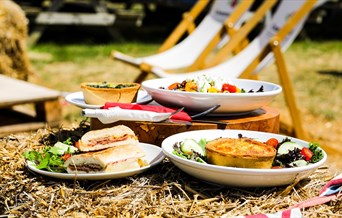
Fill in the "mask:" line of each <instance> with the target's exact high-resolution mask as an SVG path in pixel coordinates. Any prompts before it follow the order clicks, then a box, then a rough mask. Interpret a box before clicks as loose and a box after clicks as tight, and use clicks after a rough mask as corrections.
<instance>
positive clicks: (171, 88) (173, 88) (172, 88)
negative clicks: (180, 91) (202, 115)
mask: <svg viewBox="0 0 342 218" xmlns="http://www.w3.org/2000/svg"><path fill="white" fill-rule="evenodd" d="M178 85H179V83H177V82H176V83H172V84H171V85H169V86H168V87H167V89H168V90H175V89H177V88H178Z"/></svg>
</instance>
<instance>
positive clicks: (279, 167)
mask: <svg viewBox="0 0 342 218" xmlns="http://www.w3.org/2000/svg"><path fill="white" fill-rule="evenodd" d="M272 169H283V168H282V167H281V166H273V167H272Z"/></svg>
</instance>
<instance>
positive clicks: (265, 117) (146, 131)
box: [90, 107, 279, 146]
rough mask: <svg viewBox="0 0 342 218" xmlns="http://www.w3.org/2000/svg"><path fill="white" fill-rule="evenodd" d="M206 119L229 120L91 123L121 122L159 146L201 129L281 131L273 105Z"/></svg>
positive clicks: (94, 120)
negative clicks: (168, 139) (168, 138)
mask: <svg viewBox="0 0 342 218" xmlns="http://www.w3.org/2000/svg"><path fill="white" fill-rule="evenodd" d="M206 119H209V120H217V121H224V122H227V124H226V125H224V124H212V123H199V122H193V123H191V125H188V124H186V123H168V122H163V123H152V122H136V121H118V122H115V123H111V124H102V123H101V122H100V121H99V120H98V119H97V118H91V120H90V123H91V124H90V125H91V129H92V130H96V129H102V128H106V127H112V126H115V125H120V124H122V125H126V126H128V127H130V128H131V129H132V130H133V131H134V132H135V133H136V135H137V136H138V138H139V141H140V142H145V143H150V144H155V145H159V146H160V145H161V142H162V141H163V140H164V139H165V138H166V137H168V136H171V135H173V134H176V133H180V132H186V131H192V130H201V129H241V130H254V131H262V132H270V133H279V112H278V111H277V110H276V109H274V108H271V107H264V108H262V109H259V110H255V111H253V112H251V113H248V114H245V115H240V116H224V117H209V118H208V117H207V118H206Z"/></svg>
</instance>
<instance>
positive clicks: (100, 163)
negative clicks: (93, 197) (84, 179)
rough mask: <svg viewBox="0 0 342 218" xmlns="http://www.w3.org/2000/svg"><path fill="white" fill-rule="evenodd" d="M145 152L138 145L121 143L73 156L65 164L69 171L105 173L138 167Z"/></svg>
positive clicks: (141, 163)
mask: <svg viewBox="0 0 342 218" xmlns="http://www.w3.org/2000/svg"><path fill="white" fill-rule="evenodd" d="M144 156H145V153H144V152H143V151H142V150H141V149H140V148H139V146H136V145H120V146H115V147H112V148H107V149H105V150H101V151H97V152H87V153H83V154H77V155H73V156H71V157H70V158H69V159H68V160H67V161H66V162H65V163H64V166H65V167H66V170H67V172H68V173H77V174H85V173H105V172H119V171H125V170H132V169H138V168H140V167H142V166H144V165H147V164H146V163H144V161H143V160H142V159H141V158H142V157H144Z"/></svg>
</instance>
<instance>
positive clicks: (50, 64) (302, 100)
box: [29, 41, 342, 148]
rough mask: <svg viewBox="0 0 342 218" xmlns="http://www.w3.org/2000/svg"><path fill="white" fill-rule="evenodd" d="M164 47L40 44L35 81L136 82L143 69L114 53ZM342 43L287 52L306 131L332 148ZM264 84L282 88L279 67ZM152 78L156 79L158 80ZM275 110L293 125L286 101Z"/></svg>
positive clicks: (341, 92)
mask: <svg viewBox="0 0 342 218" xmlns="http://www.w3.org/2000/svg"><path fill="white" fill-rule="evenodd" d="M159 46H160V43H143V42H138V41H132V42H127V43H111V44H90V45H85V44H69V45H68V44H63V45H62V46H61V45H58V44H52V43H47V44H38V45H36V46H35V47H34V48H31V49H30V50H29V53H30V57H31V62H32V65H33V68H34V70H35V72H36V74H35V75H33V76H31V77H30V80H31V82H34V83H38V84H41V85H45V86H47V87H50V88H53V89H57V90H61V91H65V92H74V91H80V87H79V84H80V83H81V82H84V81H117V82H127V81H133V80H134V78H135V77H136V76H137V75H138V72H139V71H138V70H137V69H135V68H133V67H131V66H128V65H126V64H123V63H121V62H119V61H113V60H112V59H111V58H110V57H109V54H110V52H111V51H112V50H118V51H121V52H123V53H126V54H129V55H132V56H145V55H149V54H154V53H155V51H157V49H158V47H159ZM341 59H342V41H327V42H322V41H296V42H295V43H293V44H292V45H291V47H290V48H289V49H288V51H287V52H286V53H285V60H286V65H287V68H288V72H289V76H290V79H291V81H292V86H293V89H294V93H295V96H296V101H297V104H298V108H299V110H300V113H301V115H302V119H303V123H304V125H305V126H304V128H305V129H306V130H307V131H308V132H310V134H311V136H312V137H313V139H314V140H316V141H322V142H323V143H327V144H329V145H330V146H333V147H336V148H337V147H338V146H340V144H342V140H341V139H340V135H341V134H342V129H341V128H340V126H341V125H342V122H341V119H340V117H341V116H342V110H341V108H342V102H341V96H342V62H341ZM259 75H260V76H259V78H260V79H261V80H265V81H270V82H275V83H279V79H278V75H277V70H276V67H275V65H274V64H272V65H270V66H268V67H266V68H265V69H263V70H262V72H260V74H259ZM148 78H149V79H151V78H154V77H153V76H152V75H151V76H149V77H148ZM271 106H274V107H276V108H279V110H280V114H281V118H282V119H285V120H287V121H289V122H291V119H290V116H289V113H288V110H287V107H286V103H285V101H284V96H283V95H280V96H278V97H277V98H276V99H275V101H274V102H272V104H271ZM79 112H80V109H79V108H76V107H75V106H70V105H66V106H65V107H64V114H65V115H64V119H65V121H66V122H67V123H72V122H78V121H79V120H80V116H79Z"/></svg>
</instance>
